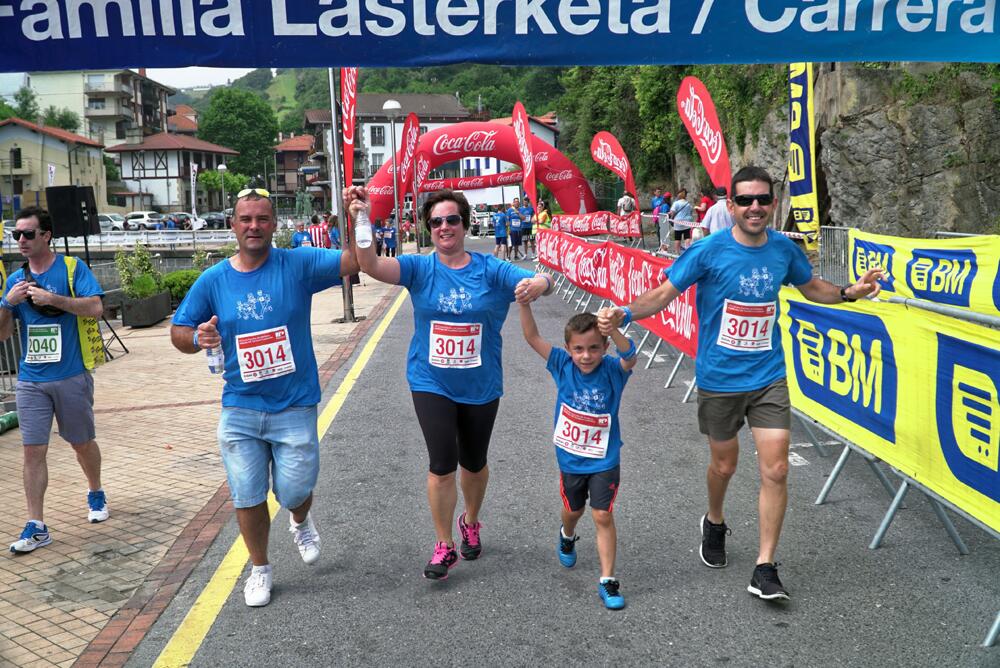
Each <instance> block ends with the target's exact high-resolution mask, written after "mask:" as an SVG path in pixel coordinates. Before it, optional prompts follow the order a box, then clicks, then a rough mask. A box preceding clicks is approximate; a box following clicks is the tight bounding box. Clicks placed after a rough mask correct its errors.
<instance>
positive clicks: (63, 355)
mask: <svg viewBox="0 0 1000 668" xmlns="http://www.w3.org/2000/svg"><path fill="white" fill-rule="evenodd" d="M32 276H34V278H35V282H36V283H37V284H38V286H39V287H41V288H43V289H45V290H48V291H49V292H51V293H53V294H57V295H62V296H64V297H69V296H70V290H69V273H68V272H67V269H66V259H65V258H64V257H63V256H62V255H60V254H59V253H56V259H55V260H54V261H53V262H52V266H51V267H49V268H48V270H46V271H44V272H42V273H41V274H32ZM23 280H24V269H18V270H17V271H15V272H14V273H13V274H11V275H10V276H8V277H7V286H6V287H7V289H6V290H5V291H4V295H7V294H8V293H9V292H10V289H11V288H12V287H14V285H15V284H16V283H18V282H20V281H23ZM73 294H74V295H75V296H76V297H94V296H98V295H100V296H102V297H103V296H104V290H102V289H101V285H100V283H98V282H97V278H95V277H94V274H93V272H92V271H90V267H88V266H87V264H86V263H85V262H82V261H80V260H77V262H76V269H75V270H74V272H73ZM13 317H15V318H17V319H19V320H20V321H21V323H22V326H21V328H20V330H21V332H20V339H21V362H20V366H19V368H18V370H17V378H18V380H25V381H30V382H33V383H46V382H50V381H53V380H63V379H64V378H72V377H73V376H76V375H78V374H81V373H83V372H84V371H86V367H84V365H83V355H82V353H81V352H80V332H79V330H78V329H77V324H76V316H75V315H73V314H72V313H63V314H62V315H59V316H56V317H49V316H45V315H42V314H41V313H39V312H38V311H36V310H35V308H34V307H33V306H32V305H31V304H29V303H28V302H27V301H23V302H21V303H20V304H18V305H17V306H15V307H14V310H13ZM55 325H58V327H59V329H58V340H59V341H58V345H59V352H58V357H59V360H58V361H39V362H28V361H27V360H26V358H27V356H28V354H29V346H28V336H29V330H31V331H30V333H31V334H32V335H33V336H36V337H38V336H41V337H42V338H43V339H46V345H44V346H41V347H44V348H47V349H52V350H53V352H54V345H52V344H54V341H53V340H52V337H54V336H55V331H56V330H54V329H52V327H53V326H55ZM36 347H38V346H36ZM38 357H39V358H43V357H46V356H45V355H39V356H38ZM48 357H49V358H52V357H55V355H54V354H53V355H48Z"/></svg>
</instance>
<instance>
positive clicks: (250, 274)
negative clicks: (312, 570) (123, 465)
mask: <svg viewBox="0 0 1000 668" xmlns="http://www.w3.org/2000/svg"><path fill="white" fill-rule="evenodd" d="M276 229H277V219H276V217H275V212H274V203H273V202H272V201H271V200H270V199H269V197H268V192H267V191H266V190H263V189H260V188H254V189H246V190H243V191H240V192H239V193H238V194H237V199H236V205H235V207H234V210H233V233H234V234H235V235H236V242H237V245H238V247H239V250H238V252H237V253H236V255H234V256H233V257H231V258H229V259H228V260H226V261H225V262H220V263H219V264H217V265H215V266H214V267H211V268H210V269H208V270H206V271H205V272H204V273H203V274H202V275H201V276H199V277H198V280H197V281H195V284H194V285H193V286H192V287H191V290H190V291H189V292H188V294H187V296H186V297H185V298H184V301H183V302H181V305H180V307H179V308H178V309H177V312H176V313H175V314H174V320H173V326H172V327H171V328H170V339H171V342H172V343H173V345H174V347H175V348H177V349H178V350H180V351H181V352H183V353H189V354H193V353H197V352H200V351H202V350H210V349H212V348H217V347H219V346H221V347H222V349H223V353H224V358H225V370H224V371H223V376H222V377H223V380H225V382H226V384H225V388H224V389H223V391H222V414H221V416H220V419H219V429H218V435H219V446H220V448H221V451H222V463H223V465H224V466H225V468H226V477H227V479H228V481H229V489H230V493H231V494H232V498H233V505H234V506H235V507H236V519H237V520H238V522H239V525H240V533H241V534H242V536H243V540H244V542H245V543H246V546H247V550H248V551H249V553H250V561H251V562H252V563H253V568H252V570H251V572H250V576H249V577H248V578H247V582H246V586H245V587H244V589H243V595H244V600H245V602H246V604H247V605H249V606H251V607H257V606H262V605H267V604H268V603H269V602H270V600H271V582H272V577H271V565H270V563H269V561H268V556H267V542H268V533H269V530H270V523H271V521H270V515H269V514H268V510H267V495H268V491H269V490H271V489H273V491H274V495H275V497H276V498H277V500H278V503H280V504H281V505H282V506H283V507H285V508H288V509H289V525H290V526H289V530H290V531H291V533H292V539H293V541H294V542H295V545H296V547H297V548H298V550H299V554H300V555H301V557H302V560H303V561H304V562H305V563H306V564H312V563H314V562H315V561H316V560H317V559H318V558H319V552H320V539H319V534H318V533H317V531H316V526H315V525H314V524H313V520H312V516H311V515H310V514H309V510H310V508H311V507H312V500H313V495H312V492H313V487H314V486H315V484H316V480H317V477H318V474H319V436H318V434H317V426H316V405H317V404H318V403H319V399H320V391H321V388H320V384H319V374H318V371H317V365H316V355H315V353H314V352H313V346H312V335H311V332H310V312H311V310H312V295H313V294H314V293H316V292H320V291H321V290H325V289H326V288H328V287H330V286H333V285H339V284H340V282H341V277H343V276H348V275H351V274H356V273H357V272H358V269H359V267H358V263H357V261H356V260H355V257H354V254H353V253H352V252H350V250H348V251H347V252H343V251H329V250H326V249H323V248H315V247H312V248H309V247H300V248H297V249H295V250H289V249H284V248H272V247H271V238H272V237H273V236H274V232H275V230H276ZM206 373H207V372H206ZM272 481H273V482H272Z"/></svg>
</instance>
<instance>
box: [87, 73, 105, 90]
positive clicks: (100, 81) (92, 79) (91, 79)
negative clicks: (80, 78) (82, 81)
mask: <svg viewBox="0 0 1000 668" xmlns="http://www.w3.org/2000/svg"><path fill="white" fill-rule="evenodd" d="M87 85H88V86H90V87H92V88H100V87H101V86H103V85H104V75H103V74H88V75H87Z"/></svg>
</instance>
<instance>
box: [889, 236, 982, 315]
mask: <svg viewBox="0 0 1000 668" xmlns="http://www.w3.org/2000/svg"><path fill="white" fill-rule="evenodd" d="M911 255H912V258H911V259H910V261H909V262H907V263H906V284H907V285H909V286H910V289H911V290H912V291H913V296H914V297H916V298H918V299H926V300H928V301H934V302H938V303H943V304H951V305H952V306H966V307H968V306H969V296H970V295H971V294H972V282H973V281H974V280H975V279H976V272H977V270H978V267H977V265H976V254H975V253H974V252H973V251H971V250H947V251H946V250H936V249H935V250H929V249H928V250H918V249H914V250H913V253H912V254H911Z"/></svg>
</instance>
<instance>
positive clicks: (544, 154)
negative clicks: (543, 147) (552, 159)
mask: <svg viewBox="0 0 1000 668" xmlns="http://www.w3.org/2000/svg"><path fill="white" fill-rule="evenodd" d="M548 161H549V152H548V151H538V152H537V153H535V162H548Z"/></svg>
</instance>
